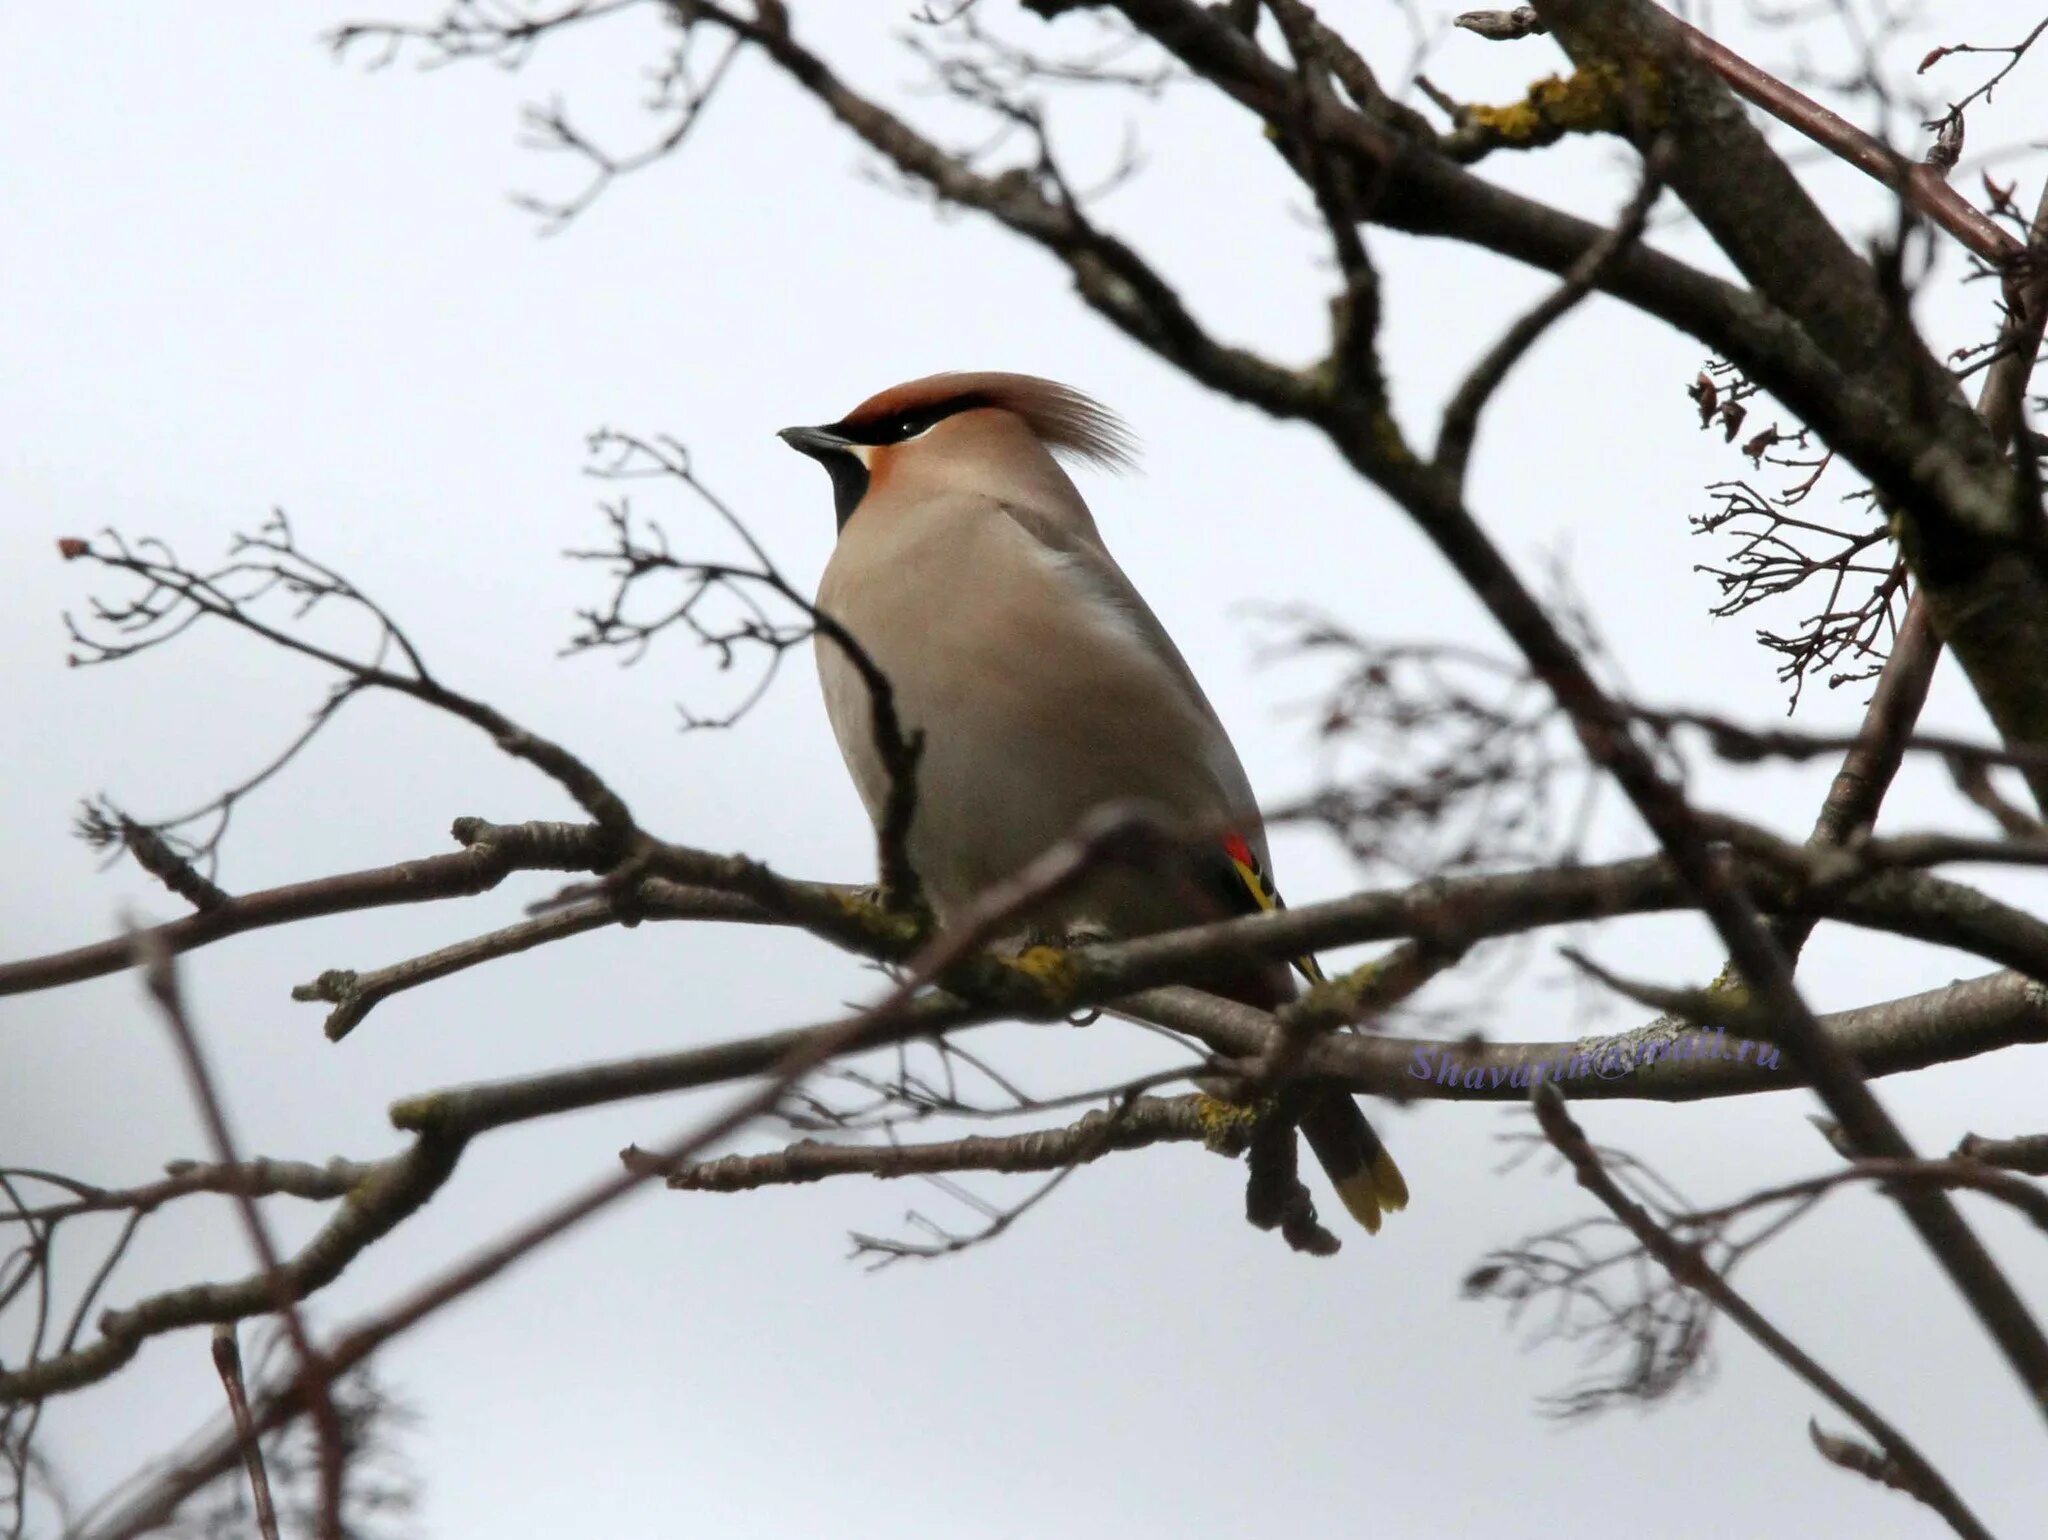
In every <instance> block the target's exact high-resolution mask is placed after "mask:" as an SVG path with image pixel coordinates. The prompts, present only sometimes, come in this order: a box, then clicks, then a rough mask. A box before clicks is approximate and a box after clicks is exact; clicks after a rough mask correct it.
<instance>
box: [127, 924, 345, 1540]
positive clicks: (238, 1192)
mask: <svg viewBox="0 0 2048 1540" xmlns="http://www.w3.org/2000/svg"><path fill="white" fill-rule="evenodd" d="M136 962H137V964H138V965H139V967H140V968H141V971H142V979H143V984H144V986H145V987H146V988H147V989H148V991H149V994H150V997H151V998H152V999H154V1000H155V1001H156V1003H157V1006H158V1008H159V1009H160V1010H161V1011H162V1012H163V1015H164V1020H165V1022H166V1023H167V1024H168V1026H169V1027H170V1030H171V1037H172V1039H173V1041H175V1042H176V1044H177V1046H178V1056H179V1058H180V1059H181V1060H182V1061H183V1063H184V1066H185V1078H186V1080H187V1081H188V1082H189V1084H190V1086H191V1090H192V1098H193V1100H194V1101H195V1102H197V1103H198V1105H199V1111H200V1116H201V1118H202V1120H203V1121H204V1122H205V1124H206V1132H207V1136H208V1137H209V1138H210V1139H211V1140H212V1141H213V1147H214V1153H215V1154H216V1155H217V1156H218V1157H219V1159H220V1161H221V1163H222V1164H223V1165H227V1166H239V1165H240V1164H241V1157H240V1156H239V1155H238V1154H237V1153H236V1151H235V1141H234V1136H233V1135H232V1134H231V1133H230V1132H229V1130H228V1122H227V1112H226V1109H225V1108H223V1107H222V1105H221V1100H220V1093H219V1091H218V1090H217V1089H216V1088H215V1085H214V1079H213V1072H212V1070H211V1069H210V1068H209V1067H208V1065H207V1062H206V1053H205V1050H204V1049H203V1048H202V1047H201V1046H200V1043H199V1034H198V1031H197V1030H196V1029H195V1028H194V1027H193V1025H192V1019H191V1017H190V1016H189V1015H188V1014H187V1013H186V1010H185V1000H184V995H183V992H182V991H181V990H180V989H179V987H178V974H177V968H176V965H175V964H174V963H173V962H172V960H171V954H170V952H169V951H167V950H166V949H165V948H164V947H162V946H161V945H157V946H152V945H151V944H150V943H149V941H148V939H147V934H146V933H144V934H142V935H139V936H138V937H137V939H136ZM234 1197H235V1200H236V1204H237V1206H238V1207H239V1208H240V1210H241V1215H242V1224H243V1228H244V1229H246V1230H247V1231H248V1234H249V1244H250V1245H251V1246H252V1247H253V1248H254V1249H255V1252H256V1256H257V1259H258V1261H260V1262H261V1263H262V1266H263V1277H264V1280H265V1282H266V1284H267V1285H268V1287H269V1291H270V1294H271V1299H272V1302H273V1304H274V1305H275V1307H276V1309H277V1312H278V1314H279V1315H280V1316H282V1317H283V1319H284V1327H285V1331H286V1333H287V1334H288V1335H289V1336H290V1338H291V1342H292V1347H293V1349H294V1350H295V1351H296V1352H297V1354H298V1358H299V1374H298V1378H299V1381H300V1384H301V1391H302V1394H303V1395H304V1396H305V1399H306V1403H307V1406H308V1408H309V1410H310V1413H311V1416H312V1419H313V1426H314V1429H315V1430H316V1432H317V1434H318V1436H319V1449H320V1509H319V1535H320V1540H341V1484H342V1463H343V1461H344V1460H345V1459H346V1446H345V1442H344V1439H343V1436H342V1429H341V1418H340V1416H339V1415H338V1414H337V1413H336V1411H335V1408H334V1395H333V1385H334V1369H333V1367H332V1366H331V1365H330V1364H329V1363H328V1362H327V1360H326V1358H325V1357H324V1356H323V1355H322V1354H321V1353H320V1351H319V1350H318V1349H317V1348H315V1347H314V1346H313V1339H312V1336H311V1334H310V1333H308V1331H307V1330H306V1321H305V1317H304V1316H303V1315H302V1314H301V1313H300V1311H299V1300H298V1296H297V1294H296V1293H294V1292H293V1288H292V1284H291V1281H290V1278H289V1275H288V1274H287V1273H286V1272H285V1269H284V1266H283V1264H282V1262H281V1261H280V1260H279V1257H278V1251H277V1244H276V1242H275V1241H273V1240H272V1239H271V1236H270V1227H269V1226H268V1225H267V1224H265V1223H264V1221H263V1215H262V1212H261V1211H260V1210H259V1209H258V1208H257V1206H256V1199H255V1197H254V1196H253V1195H252V1194H251V1193H250V1192H249V1190H248V1189H247V1188H246V1187H243V1188H236V1189H235V1190H234ZM221 1351H222V1349H221V1347H220V1342H219V1339H218V1338H216V1339H215V1345H214V1355H215V1363H216V1364H217V1365H220V1364H221V1363H222V1360H221V1357H220V1355H221ZM228 1351H229V1352H230V1353H232V1352H233V1351H234V1346H233V1338H232V1337H230V1338H229V1340H228ZM221 1372H222V1374H223V1376H225V1375H226V1374H227V1369H226V1368H225V1367H223V1368H222V1371H221ZM230 1395H231V1396H232V1391H231V1392H230ZM237 1421H238V1423H239V1424H241V1430H240V1431H243V1432H244V1433H246V1429H247V1424H248V1409H247V1407H246V1406H245V1407H243V1408H242V1411H241V1415H240V1416H239V1417H238V1419H237ZM247 1447H248V1448H249V1450H250V1451H252V1452H253V1451H254V1447H255V1446H254V1444H253V1443H249V1444H248V1445H247ZM251 1479H252V1480H254V1477H253V1476H252V1478H251Z"/></svg>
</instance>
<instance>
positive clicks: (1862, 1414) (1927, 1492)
mask: <svg viewBox="0 0 2048 1540" xmlns="http://www.w3.org/2000/svg"><path fill="white" fill-rule="evenodd" d="M1531 1103H1532V1105H1533V1106H1534V1108H1535V1111H1536V1119H1537V1121H1538V1123H1540V1124H1541V1125H1542V1128H1543V1133H1544V1136H1545V1137H1546V1138H1548V1139H1549V1140H1550V1142H1551V1144H1553V1145H1554V1146H1556V1148H1557V1151H1558V1153H1559V1154H1561V1155H1563V1156H1564V1157H1565V1159H1566V1160H1568V1161H1570V1162H1571V1166H1572V1170H1573V1172H1574V1174H1576V1176H1577V1177H1578V1180H1579V1185H1580V1186H1581V1187H1584V1188H1585V1189H1586V1190H1587V1191H1588V1192H1590V1193H1592V1194H1593V1196H1594V1197H1596V1198H1598V1199H1599V1200H1600V1201H1601V1202H1602V1203H1603V1204H1605V1205H1606V1206H1607V1208H1608V1210H1609V1212H1611V1213H1612V1214H1613V1215H1614V1217H1615V1218H1616V1219H1618V1220H1620V1221H1621V1222H1622V1224H1624V1225H1626V1226H1627V1227H1628V1231H1629V1233H1630V1234H1631V1235H1633V1236H1635V1238H1636V1240H1637V1241H1638V1242H1640V1243H1641V1245H1642V1247H1643V1249H1644V1250H1645V1251H1647V1252H1649V1253H1650V1255H1651V1256H1653V1257H1655V1258H1656V1259H1657V1261H1658V1262H1659V1263H1661V1264H1662V1265H1663V1266H1664V1268H1665V1269H1666V1270H1667V1271H1668V1272H1669V1273H1670V1274H1671V1276H1672V1277H1673V1278H1674V1279H1676V1280H1677V1281H1678V1282H1679V1283H1680V1284H1682V1285H1684V1286H1685V1287H1687V1288H1691V1289H1697V1290H1699V1291H1700V1292H1701V1293H1702V1294H1704V1295H1706V1296H1707V1298H1709V1299H1711V1300H1712V1301H1713V1302H1714V1304H1715V1305H1716V1306H1717V1307H1718V1308H1719V1309H1720V1310H1721V1312H1722V1313H1723V1314H1725V1315H1726V1316H1727V1317H1728V1318H1729V1319H1730V1320H1732V1321H1733V1322H1735V1324H1736V1325H1737V1326H1739V1327H1741V1328H1742V1330H1743V1331H1744V1332H1745V1333H1747V1334H1748V1335H1749V1336H1750V1337H1751V1338H1752V1339H1753V1340H1754V1341H1755V1342H1756V1343H1757V1344H1758V1345H1759V1346H1760V1347H1762V1348H1763V1349H1764V1351H1765V1352H1767V1353H1769V1354H1770V1355H1771V1356H1772V1357H1773V1358H1775V1359H1777V1360H1778V1362H1780V1363H1781V1364H1783V1365H1784V1366H1785V1367H1786V1368H1787V1369H1789V1370H1791V1371H1792V1373H1794V1374H1796V1375H1797V1376H1799V1378H1800V1379H1802V1380H1804V1381H1805V1382H1806V1383H1807V1384H1808V1385H1810V1386H1812V1387H1813V1389H1814V1390H1815V1391H1817V1392H1819V1393H1820V1394H1821V1395H1823V1396H1825V1397H1827V1399H1828V1400H1830V1401H1832V1402H1833V1403H1834V1404H1835V1405H1836V1406H1837V1407H1839V1408H1841V1410H1842V1412H1843V1414H1844V1415H1845V1416H1847V1417H1848V1418H1849V1419H1850V1420H1851V1421H1853V1422H1854V1423H1855V1424H1856V1425H1857V1426H1858V1427H1860V1428H1862V1429H1863V1431H1864V1432H1865V1433H1867V1434H1869V1435H1870V1437H1871V1438H1872V1439H1874V1440H1875V1441H1876V1442H1877V1444H1878V1446H1879V1447H1880V1448H1881V1449H1883V1450H1884V1452H1885V1455H1886V1456H1887V1458H1888V1459H1890V1460H1891V1461H1892V1462H1893V1464H1894V1466H1895V1467H1896V1468H1897V1470H1898V1471H1899V1472H1900V1474H1901V1476H1902V1482H1901V1489H1902V1490H1904V1491H1907V1492H1909V1493H1910V1494H1911V1495H1912V1496H1914V1497H1916V1498H1918V1499H1919V1500H1920V1501H1921V1502H1923V1503H1925V1504H1927V1505H1928V1506H1929V1507H1930V1508H1932V1509H1934V1510H1935V1512H1937V1513H1939V1514H1940V1515H1941V1516H1942V1518H1943V1519H1945V1520H1947V1522H1948V1525H1949V1527H1950V1528H1951V1529H1953V1530H1954V1531H1955V1532H1956V1533H1957V1534H1959V1535H1965V1536H1970V1537H1972V1540H1990V1531H1989V1530H1987V1529H1985V1528H1984V1526H1983V1525H1982V1524H1981V1523H1980V1522H1979V1521H1978V1519H1977V1517H1976V1515H1975V1514H1973V1513H1971V1512H1970V1510H1969V1508H1968V1507H1967V1506H1966V1505H1965V1504H1964V1502H1963V1500H1962V1499H1961V1498H1960V1497H1958V1496H1957V1495H1956V1493H1955V1491H1954V1489H1953V1488H1951V1487H1950V1486H1949V1484H1948V1482H1947V1481H1946V1480H1945V1479H1944V1478H1943V1477H1942V1475H1941V1473H1940V1472H1939V1471H1938V1470H1936V1469H1935V1468H1934V1466H1933V1465H1931V1464H1929V1463H1928V1461H1927V1459H1926V1457H1925V1456H1923V1455H1922V1454H1921V1453H1920V1451H1919V1449H1918V1448H1916V1447H1915V1446H1914V1445H1913V1444H1912V1443H1911V1442H1909V1441H1908V1440H1907V1438H1906V1437H1905V1435H1904V1434H1902V1433H1900V1432H1899V1431H1898V1429H1896V1428H1894V1427H1893V1426H1892V1425H1891V1424H1890V1423H1889V1422H1887V1421H1886V1420H1885V1419H1884V1418H1883V1417H1881V1416H1879V1415H1878V1413H1877V1411H1876V1410H1875V1409H1874V1408H1872V1407H1871V1406H1869V1405H1868V1404H1867V1403H1865V1402H1864V1401H1863V1400H1862V1398H1860V1397H1859V1396H1857V1395H1856V1394H1855V1393H1854V1392H1852V1391H1851V1390H1850V1389H1849V1388H1848V1387H1847V1386H1846V1385H1844V1384H1843V1383H1842V1382H1841V1381H1840V1380H1838V1379H1836V1378H1835V1377H1834V1376H1833V1375H1832V1374H1830V1373H1829V1372H1828V1371H1827V1370H1826V1369H1824V1368H1822V1367H1821V1366H1820V1364H1819V1363H1817V1362H1816V1361H1815V1360H1814V1359H1813V1358H1812V1357H1811V1356H1810V1355H1809V1354H1807V1352H1806V1351H1805V1350H1804V1349H1802V1348H1801V1347H1800V1346H1799V1345H1798V1344H1797V1343H1796V1342H1794V1341H1793V1340H1792V1339H1791V1338H1790V1337H1787V1336H1786V1335H1785V1334H1784V1333H1783V1332H1781V1331H1779V1330H1778V1328H1777V1327H1775V1326H1773V1325H1772V1324H1771V1323H1770V1322H1769V1321H1768V1320H1766V1319H1765V1318H1764V1316H1763V1315H1762V1313H1761V1312H1759V1311H1758V1310H1757V1309H1756V1307H1755V1306H1753V1305H1751V1304H1750V1303H1749V1301H1748V1300H1747V1299H1745V1298H1744V1297H1743V1296H1742V1295H1740V1294H1738V1293H1737V1292H1736V1291H1735V1289H1734V1288H1733V1287H1732V1286H1731V1285H1730V1284H1729V1283H1728V1281H1727V1280H1726V1279H1725V1278H1723V1277H1722V1276H1721V1275H1720V1274H1719V1273H1717V1272H1715V1271H1713V1270H1712V1269H1711V1268H1709V1267H1707V1266H1706V1264H1705V1263H1704V1262H1703V1261H1702V1260H1701V1258H1700V1255H1699V1253H1698V1251H1697V1250H1696V1249H1694V1248H1693V1247H1691V1246H1688V1245H1686V1244H1685V1243H1684V1242H1682V1241H1680V1240H1679V1239H1678V1238H1677V1237H1676V1236H1674V1235H1672V1234H1671V1232H1670V1231H1668V1230H1666V1229H1664V1228H1663V1227H1662V1226H1661V1225H1659V1224H1658V1223H1657V1222H1656V1221H1655V1220H1654V1219H1652V1218H1651V1217H1650V1215H1649V1212H1648V1211H1647V1210H1646V1209H1644V1208H1643V1206H1642V1205H1641V1204H1639V1203H1637V1202H1636V1201H1635V1200H1634V1199H1632V1198H1630V1197H1629V1196H1628V1194H1627V1193H1625V1192H1623V1191H1622V1190H1621V1188H1620V1187H1619V1186H1618V1185H1616V1183H1615V1181H1614V1178H1613V1177H1611V1176H1610V1175H1609V1174H1608V1173H1607V1171H1606V1169H1605V1168H1604V1167H1603V1166H1602V1165H1601V1162H1600V1157H1599V1156H1598V1154H1596V1153H1595V1152H1594V1149H1593V1147H1592V1145H1591V1144H1590V1143H1589V1142H1588V1141H1587V1139H1586V1136H1585V1134H1584V1133H1583V1132H1582V1131H1581V1130H1580V1128H1579V1125H1578V1124H1577V1123H1576V1122H1575V1121H1574V1120H1573V1118H1572V1116H1571V1114H1570V1113H1569V1112H1568V1111H1566V1109H1565V1101H1564V1097H1563V1096H1562V1095H1561V1094H1560V1093H1559V1092H1558V1091H1557V1089H1556V1088H1555V1087H1553V1086H1543V1087H1541V1088H1539V1089H1538V1090H1537V1091H1536V1092H1535V1094H1534V1095H1533V1096H1532V1098H1531Z"/></svg>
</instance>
